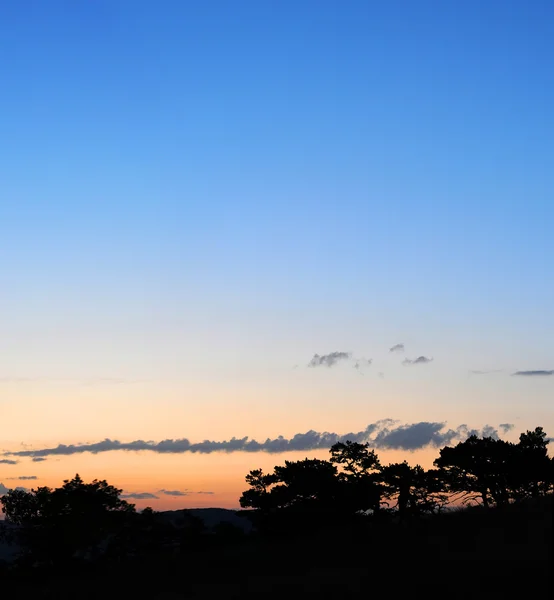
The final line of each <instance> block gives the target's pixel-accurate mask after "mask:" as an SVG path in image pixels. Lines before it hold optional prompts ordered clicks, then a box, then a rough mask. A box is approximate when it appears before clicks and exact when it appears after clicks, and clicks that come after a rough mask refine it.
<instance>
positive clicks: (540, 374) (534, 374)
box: [513, 369, 554, 377]
mask: <svg viewBox="0 0 554 600" xmlns="http://www.w3.org/2000/svg"><path fill="white" fill-rule="evenodd" d="M513 375H520V376H523V377H545V376H549V375H554V369H552V370H542V369H539V370H537V371H516V372H515V373H513Z"/></svg>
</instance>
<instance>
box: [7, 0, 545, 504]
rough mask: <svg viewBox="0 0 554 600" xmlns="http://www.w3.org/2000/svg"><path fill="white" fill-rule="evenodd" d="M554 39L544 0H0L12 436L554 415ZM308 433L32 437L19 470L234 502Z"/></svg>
mask: <svg viewBox="0 0 554 600" xmlns="http://www.w3.org/2000/svg"><path fill="white" fill-rule="evenodd" d="M553 56H554V4H553V3H552V2H550V1H549V0H544V1H541V0H534V1H531V2H528V1H525V0H519V1H513V0H489V1H487V2H482V1H481V0H479V1H477V0H452V1H449V2H444V1H440V0H435V1H425V0H422V1H419V2H412V1H409V0H404V1H393V0H391V1H388V2H371V1H368V0H365V1H356V0H352V1H349V2H339V1H328V0H318V1H315V0H313V1H312V0H304V1H301V2H299V1H297V0H295V1H292V0H281V1H279V2H277V1H272V2H270V1H269V0H268V1H263V2H260V1H259V0H257V1H254V0H252V1H237V2H227V1H223V0H221V1H212V2H208V1H196V2H183V1H182V0H164V1H162V2H146V1H139V0H95V1H94V2H88V1H84V0H78V1H76V0H66V1H61V0H48V2H44V1H43V0H34V1H33V0H19V1H18V2H5V3H2V6H1V7H0V61H1V62H0V73H1V76H0V449H3V451H4V452H17V451H21V450H22V449H29V448H31V449H32V448H35V449H41V448H51V447H56V446H57V445H58V444H60V443H63V444H79V443H94V442H99V441H101V440H103V439H105V438H110V439H116V440H120V441H122V442H131V441H133V440H139V439H142V440H152V441H154V442H157V441H160V440H164V439H168V438H188V439H189V440H190V441H191V442H192V443H194V442H199V441H202V440H205V439H208V440H214V441H221V440H228V439H230V438H232V437H233V436H235V437H239V438H240V437H244V436H249V437H252V438H255V439H258V440H260V441H263V440H265V439H266V438H267V437H272V438H274V437H276V436H279V435H283V436H285V437H287V438H288V437H290V436H293V435H294V434H296V433H303V432H306V431H308V430H311V429H313V430H316V431H318V432H322V431H331V432H337V433H339V434H343V433H347V432H349V431H361V430H363V429H365V427H366V426H367V425H368V424H370V423H374V422H375V421H377V420H379V419H383V418H394V419H398V420H399V422H400V423H404V424H411V423H417V422H420V421H430V422H445V423H447V427H452V428H454V429H455V428H456V427H458V426H459V425H461V424H464V423H466V424H468V425H469V426H470V427H476V428H482V427H483V426H484V425H487V424H488V425H491V426H493V427H496V428H498V426H499V424H501V423H512V424H514V429H513V431H512V432H510V433H509V434H508V439H517V434H518V433H519V432H521V431H524V430H525V429H526V428H531V427H535V426H536V425H543V426H544V427H545V429H546V430H547V432H548V433H549V434H551V435H552V434H554V409H553V403H552V399H553V393H554V375H553V373H550V374H548V373H549V372H550V371H551V370H553V369H554V319H553V314H552V306H553V305H554V278H553V277H552V270H553V268H552V260H553V257H554V235H553V226H554V225H553V224H554V221H553V217H554V183H553V176H552V174H553V173H554V144H553V140H554V112H553V110H552V107H553V106H554V69H553V68H552V57H553ZM399 343H401V344H404V346H405V348H404V352H390V351H389V349H390V348H391V347H392V346H393V345H394V344H399ZM332 352H350V353H352V356H351V358H349V359H344V360H340V361H338V362H337V364H335V365H333V366H330V367H329V366H326V365H325V364H324V365H321V366H318V367H314V368H310V367H308V366H307V365H308V363H309V362H310V360H311V359H312V357H313V356H314V354H316V353H317V354H319V355H326V354H329V353H332ZM419 356H425V357H428V358H432V359H433V360H432V361H431V362H428V363H426V364H423V363H421V364H411V365H406V364H403V361H404V360H405V359H406V358H407V359H410V360H414V359H416V358H418V357H419ZM362 358H365V359H372V363H371V364H368V363H367V361H366V362H363V361H362V362H360V363H358V364H359V367H360V368H359V369H355V368H353V367H354V366H355V365H356V359H362ZM472 371H487V372H488V371H491V372H488V373H486V374H477V373H474V372H472ZM518 371H520V372H521V371H524V372H528V374H527V375H513V374H514V373H516V372H518ZM535 371H542V372H543V373H541V374H536V373H532V372H535ZM510 435H511V436H512V438H510ZM306 455H309V456H325V455H326V453H325V452H323V451H320V450H318V451H309V452H300V453H288V454H271V455H268V454H267V453H262V452H260V453H244V452H235V453H222V452H215V453H211V454H205V455H198V454H191V453H183V454H171V455H167V454H159V453H155V452H151V451H140V452H125V451H113V452H109V453H101V454H96V455H95V454H90V453H77V454H73V455H70V456H63V455H61V456H60V455H54V456H49V457H48V459H47V460H46V461H41V462H32V461H31V459H30V458H29V457H23V458H19V459H18V461H19V462H17V464H15V465H10V464H0V482H3V483H4V485H6V486H11V485H14V482H15V480H14V479H12V478H16V477H21V476H26V477H27V476H36V477H37V481H36V484H37V485H54V486H56V485H59V484H60V483H61V481H62V479H64V478H68V477H71V476H73V475H74V474H75V472H77V471H78V472H79V473H80V474H81V475H82V476H83V477H84V478H87V479H91V478H94V477H98V478H107V479H108V481H109V482H110V483H113V484H115V485H118V486H119V487H122V488H123V489H124V490H125V491H126V492H127V493H136V492H141V493H151V494H156V495H158V496H159V497H160V499H159V500H148V502H144V501H139V502H137V505H138V506H144V505H146V504H150V505H152V506H153V507H155V508H158V509H163V508H177V507H180V506H208V505H210V506H227V507H235V506H237V505H238V496H239V495H240V492H241V490H242V489H244V487H245V485H244V475H245V474H246V473H247V472H248V470H250V469H252V468H256V467H258V466H264V467H265V468H270V467H271V466H273V465H275V464H279V463H282V462H283V461H284V460H285V458H293V459H294V458H304V457H305V456H306ZM436 455H437V450H436V448H432V447H431V448H430V447H424V448H423V449H422V450H419V451H417V452H415V453H414V454H413V455H410V454H409V453H407V452H399V451H387V450H386V449H385V451H384V452H383V453H382V457H383V459H384V460H385V461H386V460H387V459H389V458H390V459H391V460H397V459H402V458H404V457H407V458H408V459H409V460H410V461H412V462H416V461H420V462H422V464H425V465H426V466H428V465H430V464H431V462H432V460H433V458H434V457H435V456H436ZM10 456H12V455H5V457H4V458H5V459H6V460H11V458H9V457H10ZM0 458H2V457H0ZM12 458H13V457H12ZM24 485H27V486H30V485H31V484H30V483H29V482H28V481H26V482H25V483H24ZM162 489H165V490H170V491H172V490H177V491H182V492H185V490H188V491H189V492H190V493H189V495H187V496H186V497H184V496H175V495H173V496H172V495H167V494H165V493H162V492H160V491H159V490H162ZM205 491H210V492H213V494H198V492H205Z"/></svg>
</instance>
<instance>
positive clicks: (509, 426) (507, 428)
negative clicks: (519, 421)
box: [498, 423, 514, 433]
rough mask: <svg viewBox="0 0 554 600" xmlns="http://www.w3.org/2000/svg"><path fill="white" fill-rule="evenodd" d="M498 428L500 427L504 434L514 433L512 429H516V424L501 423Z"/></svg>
mask: <svg viewBox="0 0 554 600" xmlns="http://www.w3.org/2000/svg"><path fill="white" fill-rule="evenodd" d="M498 427H499V429H501V430H502V433H508V431H512V429H513V428H514V424H513V423H500V425H499V426H498Z"/></svg>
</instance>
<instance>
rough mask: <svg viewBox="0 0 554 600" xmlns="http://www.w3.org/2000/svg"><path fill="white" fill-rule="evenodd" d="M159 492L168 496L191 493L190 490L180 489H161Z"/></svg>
mask: <svg viewBox="0 0 554 600" xmlns="http://www.w3.org/2000/svg"><path fill="white" fill-rule="evenodd" d="M159 493H160V494H165V495H166V496H188V495H189V494H190V492H188V491H184V492H181V491H180V490H160V492H159Z"/></svg>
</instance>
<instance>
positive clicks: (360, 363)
mask: <svg viewBox="0 0 554 600" xmlns="http://www.w3.org/2000/svg"><path fill="white" fill-rule="evenodd" d="M372 362H373V360H372V359H371V358H357V359H356V362H355V363H354V365H353V368H354V369H356V370H357V371H358V372H359V373H360V374H361V375H363V373H362V369H363V368H364V367H370V366H371V363H372Z"/></svg>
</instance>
